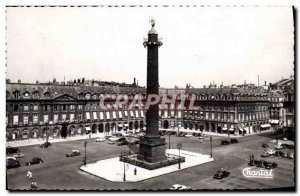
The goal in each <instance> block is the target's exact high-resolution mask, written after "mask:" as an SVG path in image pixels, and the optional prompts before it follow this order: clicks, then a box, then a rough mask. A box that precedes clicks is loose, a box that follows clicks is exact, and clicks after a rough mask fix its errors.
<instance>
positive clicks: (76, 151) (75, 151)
mask: <svg viewBox="0 0 300 196" xmlns="http://www.w3.org/2000/svg"><path fill="white" fill-rule="evenodd" d="M79 155H80V152H79V150H72V151H71V152H70V153H68V154H66V157H76V156H79Z"/></svg>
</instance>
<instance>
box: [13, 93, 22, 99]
mask: <svg viewBox="0 0 300 196" xmlns="http://www.w3.org/2000/svg"><path fill="white" fill-rule="evenodd" d="M13 95H14V98H15V99H19V98H20V91H14V93H13Z"/></svg>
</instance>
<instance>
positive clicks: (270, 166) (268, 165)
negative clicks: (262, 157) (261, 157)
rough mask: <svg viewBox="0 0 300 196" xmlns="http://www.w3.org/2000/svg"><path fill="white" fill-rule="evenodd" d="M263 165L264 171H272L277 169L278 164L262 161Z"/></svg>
mask: <svg viewBox="0 0 300 196" xmlns="http://www.w3.org/2000/svg"><path fill="white" fill-rule="evenodd" d="M263 165H264V166H265V168H266V169H274V168H277V166H278V164H277V163H275V162H268V161H264V162H263Z"/></svg>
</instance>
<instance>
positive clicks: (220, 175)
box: [214, 170, 230, 179]
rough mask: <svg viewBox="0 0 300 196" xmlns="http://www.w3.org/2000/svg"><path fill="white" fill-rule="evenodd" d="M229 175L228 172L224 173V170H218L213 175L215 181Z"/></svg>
mask: <svg viewBox="0 0 300 196" xmlns="http://www.w3.org/2000/svg"><path fill="white" fill-rule="evenodd" d="M229 175H230V172H228V171H226V170H219V171H217V173H216V174H215V175H214V178H215V179H222V178H226V177H228V176H229Z"/></svg>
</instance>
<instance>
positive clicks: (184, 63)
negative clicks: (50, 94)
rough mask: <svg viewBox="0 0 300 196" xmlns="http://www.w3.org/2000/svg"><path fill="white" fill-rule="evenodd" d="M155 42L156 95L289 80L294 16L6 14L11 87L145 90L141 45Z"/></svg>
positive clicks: (166, 10) (168, 11)
mask: <svg viewBox="0 0 300 196" xmlns="http://www.w3.org/2000/svg"><path fill="white" fill-rule="evenodd" d="M152 17H154V18H155V21H156V25H155V28H156V30H157V32H158V34H159V37H162V42H163V46H161V47H160V48H159V77H160V79H159V83H160V86H161V87H165V88H173V87H174V86H175V85H177V86H179V87H182V88H183V87H185V86H186V84H187V83H189V84H191V85H192V86H194V87H195V88H196V87H202V86H203V85H208V84H209V83H213V82H214V83H216V84H218V85H219V84H221V83H222V82H223V84H224V85H230V84H233V83H235V84H242V83H244V81H246V82H247V83H254V84H257V82H258V75H259V78H260V84H263V83H264V81H266V82H267V83H270V82H271V83H273V82H276V81H278V80H280V79H282V78H288V77H290V75H292V74H294V71H293V62H294V50H293V47H294V38H293V31H294V27H293V13H292V7H289V6H281V7H280V6H273V7H272V6H269V7H263V6H259V7H257V6H256V7H255V6H248V7H247V6H246V7H241V6H237V7H233V6H221V7H216V6H203V7H201V6H198V7H178V6H176V7H151V8H148V7H86V8H83V7H75V8H71V7H68V8H66V7H61V8H59V7H55V8H50V7H44V8H21V7H15V8H14V7H8V8H7V15H6V22H7V23H6V28H7V30H6V42H7V43H6V45H7V48H6V49H7V56H6V57H7V60H6V65H7V67H6V74H7V76H6V77H7V78H9V79H11V81H12V82H16V81H17V80H18V79H21V81H22V82H27V83H35V81H36V80H38V81H40V82H47V81H52V79H53V78H56V80H57V81H63V80H64V77H65V79H66V81H68V80H74V79H77V78H82V77H85V79H96V80H99V79H100V80H102V81H116V82H126V83H132V82H133V78H134V77H136V78H137V80H138V82H139V85H142V86H144V85H146V68H147V59H146V58H147V49H146V48H144V47H143V38H144V37H147V34H148V31H149V30H150V28H151V26H150V23H149V20H150V19H151V18H152Z"/></svg>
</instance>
